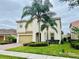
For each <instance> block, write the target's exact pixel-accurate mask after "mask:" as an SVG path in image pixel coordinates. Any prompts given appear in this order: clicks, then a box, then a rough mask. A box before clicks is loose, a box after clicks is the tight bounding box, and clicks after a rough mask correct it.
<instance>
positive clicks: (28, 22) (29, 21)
mask: <svg viewBox="0 0 79 59" xmlns="http://www.w3.org/2000/svg"><path fill="white" fill-rule="evenodd" d="M33 20H34V19H33V18H32V17H31V19H30V20H28V21H27V22H26V25H25V28H27V27H28V25H29V24H30V23H31V22H32V21H33Z"/></svg>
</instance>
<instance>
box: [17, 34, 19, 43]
mask: <svg viewBox="0 0 79 59" xmlns="http://www.w3.org/2000/svg"><path fill="white" fill-rule="evenodd" d="M17 43H19V34H17Z"/></svg>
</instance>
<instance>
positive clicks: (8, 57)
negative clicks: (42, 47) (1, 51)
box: [0, 55, 26, 59]
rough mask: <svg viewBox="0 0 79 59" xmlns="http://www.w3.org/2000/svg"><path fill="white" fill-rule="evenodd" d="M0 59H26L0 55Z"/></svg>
mask: <svg viewBox="0 0 79 59" xmlns="http://www.w3.org/2000/svg"><path fill="white" fill-rule="evenodd" d="M0 59H26V58H19V57H13V56H6V55H0Z"/></svg>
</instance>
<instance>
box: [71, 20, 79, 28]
mask: <svg viewBox="0 0 79 59" xmlns="http://www.w3.org/2000/svg"><path fill="white" fill-rule="evenodd" d="M71 26H72V27H79V20H77V21H74V22H72V23H71Z"/></svg>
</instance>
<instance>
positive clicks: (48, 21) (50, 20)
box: [41, 15, 57, 43]
mask: <svg viewBox="0 0 79 59" xmlns="http://www.w3.org/2000/svg"><path fill="white" fill-rule="evenodd" d="M44 17H45V20H42V22H43V24H42V25H41V31H43V30H44V29H45V28H46V30H47V42H48V30H49V26H51V28H52V29H54V30H55V31H56V32H57V30H56V28H55V26H57V24H56V22H55V19H54V18H50V16H48V15H46V16H44ZM48 43H49V42H48Z"/></svg>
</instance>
